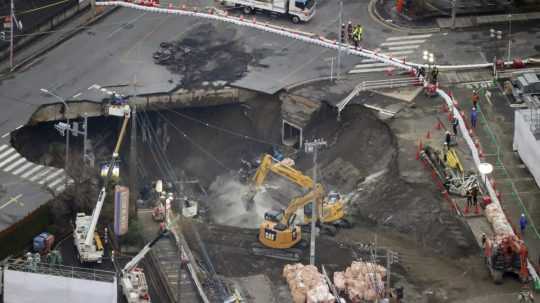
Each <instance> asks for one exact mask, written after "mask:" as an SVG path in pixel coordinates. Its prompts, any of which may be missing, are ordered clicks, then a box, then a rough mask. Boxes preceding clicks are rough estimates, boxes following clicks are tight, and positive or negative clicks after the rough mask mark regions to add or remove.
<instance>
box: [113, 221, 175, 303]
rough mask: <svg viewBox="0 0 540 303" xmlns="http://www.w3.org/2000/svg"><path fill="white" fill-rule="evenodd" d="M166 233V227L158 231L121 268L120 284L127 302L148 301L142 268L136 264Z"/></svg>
mask: <svg viewBox="0 0 540 303" xmlns="http://www.w3.org/2000/svg"><path fill="white" fill-rule="evenodd" d="M168 234H169V231H168V230H167V229H164V230H163V231H162V232H160V233H159V235H158V236H157V237H156V238H154V240H152V241H151V242H150V243H148V244H146V245H145V246H144V247H143V249H141V251H140V252H139V253H138V254H137V255H136V256H135V257H133V259H131V261H129V262H128V263H127V264H126V266H124V268H123V269H122V272H121V276H120V285H121V286H122V293H123V294H124V296H125V297H126V300H127V302H128V303H150V295H149V294H148V284H147V283H146V276H145V275H144V272H143V270H142V269H141V268H138V267H137V264H138V263H139V262H140V261H141V260H142V259H143V258H144V256H146V254H147V253H148V252H149V251H150V249H152V247H153V246H154V245H155V244H156V243H157V242H158V241H159V240H160V239H161V238H163V237H164V236H166V235H168Z"/></svg>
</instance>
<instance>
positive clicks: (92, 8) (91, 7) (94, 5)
mask: <svg viewBox="0 0 540 303" xmlns="http://www.w3.org/2000/svg"><path fill="white" fill-rule="evenodd" d="M12 1H13V0H12ZM90 9H91V10H92V16H95V15H96V0H90Z"/></svg>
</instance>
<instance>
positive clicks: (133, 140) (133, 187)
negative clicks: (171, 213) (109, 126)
mask: <svg viewBox="0 0 540 303" xmlns="http://www.w3.org/2000/svg"><path fill="white" fill-rule="evenodd" d="M137 192H138V190H137V110H136V106H135V105H133V106H132V110H131V137H130V142H129V193H130V195H129V197H130V201H129V205H130V207H129V210H130V212H131V215H135V216H136V215H137ZM166 207H167V205H165V209H166Z"/></svg>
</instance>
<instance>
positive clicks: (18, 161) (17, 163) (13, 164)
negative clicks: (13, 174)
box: [3, 157, 26, 172]
mask: <svg viewBox="0 0 540 303" xmlns="http://www.w3.org/2000/svg"><path fill="white" fill-rule="evenodd" d="M24 161H26V159H25V158H24V157H21V158H20V159H19V160H17V161H15V162H13V163H11V164H10V165H9V166H7V167H6V168H4V169H3V170H4V171H5V172H9V171H10V170H12V169H14V168H15V167H17V166H18V165H20V164H22V163H23V162H24Z"/></svg>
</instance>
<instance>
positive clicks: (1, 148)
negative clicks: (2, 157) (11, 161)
mask: <svg viewBox="0 0 540 303" xmlns="http://www.w3.org/2000/svg"><path fill="white" fill-rule="evenodd" d="M8 146H9V145H7V144H4V145H2V146H0V151H3V150H4V149H6V148H8Z"/></svg>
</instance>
